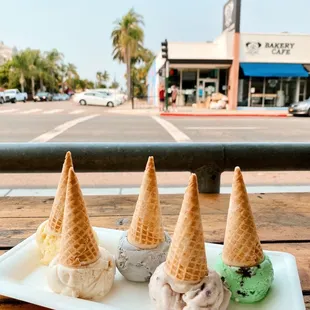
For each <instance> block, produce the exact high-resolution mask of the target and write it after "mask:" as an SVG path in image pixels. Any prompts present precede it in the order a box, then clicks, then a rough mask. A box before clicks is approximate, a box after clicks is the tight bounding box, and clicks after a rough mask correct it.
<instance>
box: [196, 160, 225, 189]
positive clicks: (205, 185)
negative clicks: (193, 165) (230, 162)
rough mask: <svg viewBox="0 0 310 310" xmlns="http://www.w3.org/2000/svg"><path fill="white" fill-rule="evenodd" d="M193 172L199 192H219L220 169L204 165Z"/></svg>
mask: <svg viewBox="0 0 310 310" xmlns="http://www.w3.org/2000/svg"><path fill="white" fill-rule="evenodd" d="M193 172H194V173H196V175H197V179H198V189H199V193H202V194H219V193H220V187H221V171H220V170H219V169H218V168H216V167H212V166H204V167H201V168H199V169H197V170H195V171H193Z"/></svg>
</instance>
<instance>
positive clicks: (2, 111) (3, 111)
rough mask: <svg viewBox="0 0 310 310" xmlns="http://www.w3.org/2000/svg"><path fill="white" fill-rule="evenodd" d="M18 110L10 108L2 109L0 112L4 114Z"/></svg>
mask: <svg viewBox="0 0 310 310" xmlns="http://www.w3.org/2000/svg"><path fill="white" fill-rule="evenodd" d="M14 111H17V109H10V110H0V114H4V113H11V112H14Z"/></svg>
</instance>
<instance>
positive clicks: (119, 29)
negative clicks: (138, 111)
mask: <svg viewBox="0 0 310 310" xmlns="http://www.w3.org/2000/svg"><path fill="white" fill-rule="evenodd" d="M115 25H116V26H115V28H114V30H113V31H112V34H111V39H112V45H113V53H112V55H113V59H114V60H118V61H119V62H123V63H125V64H126V75H127V94H128V98H130V97H131V74H130V73H131V60H132V58H133V57H135V55H136V53H137V50H138V47H139V45H142V44H143V41H144V32H143V29H142V28H141V25H144V22H143V17H142V16H141V15H140V14H138V13H136V12H135V10H134V9H131V10H129V12H128V13H127V14H126V15H125V16H123V17H122V19H120V20H116V21H115Z"/></svg>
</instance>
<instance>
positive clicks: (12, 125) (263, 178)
mask: <svg viewBox="0 0 310 310" xmlns="http://www.w3.org/2000/svg"><path fill="white" fill-rule="evenodd" d="M129 108H130V106H128V108H127V109H125V108H124V107H122V106H121V107H119V108H106V107H96V106H80V105H78V104H75V103H73V102H70V101H66V102H42V103H40V102H39V103H33V102H27V103H17V104H3V105H0V133H1V134H0V142H86V141H87V142H263V141H269V142H309V141H310V138H309V132H308V131H309V122H310V119H309V118H306V117H297V118H296V117H287V118H260V117H256V118H250V117H165V118H161V117H159V116H158V115H157V111H152V112H149V113H147V111H142V110H136V111H131V110H129ZM295 175H296V174H295V173H293V172H279V173H275V172H247V173H245V178H246V181H247V183H248V184H249V185H277V184H282V185H302V184H308V183H309V181H310V176H309V173H307V172H300V173H298V178H296V176H295ZM141 176H142V174H141V173H119V174H115V173H97V174H92V173H86V174H81V176H80V180H81V184H82V186H84V187H88V188H96V187H108V188H115V187H133V186H134V187H137V186H139V184H140V181H141ZM58 177H59V175H57V174H50V175H49V177H48V178H46V175H39V174H32V175H29V174H28V175H27V182H25V176H24V175H22V174H15V175H13V174H12V175H11V174H10V175H9V174H3V175H2V178H1V179H0V188H2V189H7V188H25V187H27V188H55V187H56V185H57V182H58ZM187 179H188V173H184V172H183V173H158V183H159V185H160V186H163V187H171V186H176V187H178V186H184V185H185V184H186V182H187ZM230 183H231V173H224V174H223V176H222V184H223V185H226V186H229V185H230Z"/></svg>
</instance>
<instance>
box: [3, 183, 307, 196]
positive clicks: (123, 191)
mask: <svg viewBox="0 0 310 310" xmlns="http://www.w3.org/2000/svg"><path fill="white" fill-rule="evenodd" d="M185 191H186V186H177V187H159V188H158V192H159V194H160V195H175V194H180V195H183V194H184V193H185ZM82 192H83V195H85V196H109V195H135V196H137V195H139V193H140V187H98V188H87V187H84V188H82ZM220 192H221V194H231V186H221V189H220ZM247 192H248V193H249V194H267V193H309V192H310V186H306V185H297V186H294V185H292V186H264V185H262V186H247ZM55 195H56V188H48V189H46V188H31V189H26V188H12V189H0V197H54V196H55Z"/></svg>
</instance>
